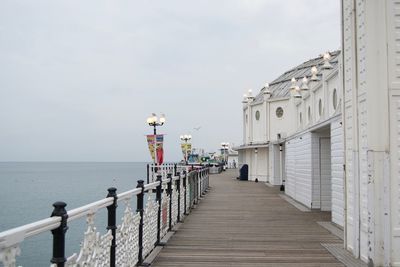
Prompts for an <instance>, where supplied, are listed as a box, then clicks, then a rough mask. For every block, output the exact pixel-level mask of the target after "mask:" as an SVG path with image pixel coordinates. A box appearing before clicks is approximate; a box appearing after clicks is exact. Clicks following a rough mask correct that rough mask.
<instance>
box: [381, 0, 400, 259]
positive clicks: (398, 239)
mask: <svg viewBox="0 0 400 267" xmlns="http://www.w3.org/2000/svg"><path fill="white" fill-rule="evenodd" d="M387 24H388V30H387V33H388V41H387V43H388V72H389V77H388V78H389V89H390V92H389V94H390V98H391V101H390V161H391V166H390V168H391V171H390V176H391V184H390V194H391V199H390V202H391V203H390V206H389V207H385V208H388V209H390V211H391V222H390V224H391V226H392V227H391V232H392V233H391V245H392V247H391V251H393V252H392V255H391V260H392V262H391V264H392V266H400V253H398V252H399V251H400V204H399V203H400V1H399V0H391V1H388V6H387Z"/></svg>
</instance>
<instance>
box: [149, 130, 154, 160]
mask: <svg viewBox="0 0 400 267" xmlns="http://www.w3.org/2000/svg"><path fill="white" fill-rule="evenodd" d="M154 141H155V139H154V135H153V134H149V135H147V144H148V146H149V152H150V156H151V159H152V160H153V161H154V143H155V142H154Z"/></svg>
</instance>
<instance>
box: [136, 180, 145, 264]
mask: <svg viewBox="0 0 400 267" xmlns="http://www.w3.org/2000/svg"><path fill="white" fill-rule="evenodd" d="M136 188H141V189H142V191H141V192H140V193H139V194H138V195H137V209H136V212H139V215H140V223H139V238H138V239H139V242H138V246H139V254H138V264H137V265H141V264H142V263H143V199H144V181H143V180H139V181H137V186H136Z"/></svg>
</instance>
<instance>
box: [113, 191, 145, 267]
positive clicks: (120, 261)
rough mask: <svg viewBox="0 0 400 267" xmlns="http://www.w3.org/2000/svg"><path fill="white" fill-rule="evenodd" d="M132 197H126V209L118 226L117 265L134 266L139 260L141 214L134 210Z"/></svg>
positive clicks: (122, 266)
mask: <svg viewBox="0 0 400 267" xmlns="http://www.w3.org/2000/svg"><path fill="white" fill-rule="evenodd" d="M130 200H131V199H130V198H127V199H125V211H124V215H123V217H122V220H121V224H120V225H119V226H118V228H117V237H116V241H117V248H116V257H115V258H116V266H121V267H125V266H126V267H127V266H134V265H135V264H136V262H137V260H138V254H139V247H138V240H139V227H138V225H139V223H140V214H139V213H138V212H133V210H132V208H131V205H130Z"/></svg>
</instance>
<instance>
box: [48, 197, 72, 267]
mask: <svg viewBox="0 0 400 267" xmlns="http://www.w3.org/2000/svg"><path fill="white" fill-rule="evenodd" d="M66 206H67V204H65V202H61V201H58V202H55V203H54V204H53V207H54V210H53V212H52V213H51V217H54V216H59V217H61V223H60V226H59V227H57V228H56V229H54V230H51V233H52V234H53V257H52V258H51V263H55V264H56V265H57V267H64V265H65V262H66V261H67V258H66V257H65V233H66V232H67V230H68V226H67V219H68V214H67V211H66V210H65V207H66Z"/></svg>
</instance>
